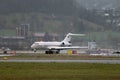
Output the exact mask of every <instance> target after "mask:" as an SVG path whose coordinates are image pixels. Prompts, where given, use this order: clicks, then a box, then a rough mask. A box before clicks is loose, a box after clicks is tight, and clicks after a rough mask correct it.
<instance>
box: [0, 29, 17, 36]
mask: <svg viewBox="0 0 120 80" xmlns="http://www.w3.org/2000/svg"><path fill="white" fill-rule="evenodd" d="M13 35H16V32H15V30H11V29H7V30H5V29H1V30H0V36H13Z"/></svg>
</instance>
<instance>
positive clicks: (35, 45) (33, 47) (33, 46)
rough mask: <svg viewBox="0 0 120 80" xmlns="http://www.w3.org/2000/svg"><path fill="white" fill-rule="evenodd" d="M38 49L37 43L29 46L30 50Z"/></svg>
mask: <svg viewBox="0 0 120 80" xmlns="http://www.w3.org/2000/svg"><path fill="white" fill-rule="evenodd" d="M38 47H39V43H37V42H35V43H33V44H32V45H31V48H32V49H35V48H38Z"/></svg>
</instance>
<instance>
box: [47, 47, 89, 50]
mask: <svg viewBox="0 0 120 80" xmlns="http://www.w3.org/2000/svg"><path fill="white" fill-rule="evenodd" d="M48 49H51V50H65V49H88V46H70V47H58V46H50V47H48Z"/></svg>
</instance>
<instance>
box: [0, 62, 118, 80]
mask: <svg viewBox="0 0 120 80" xmlns="http://www.w3.org/2000/svg"><path fill="white" fill-rule="evenodd" d="M0 80H120V64H95V63H94V64H89V63H4V62H1V63H0Z"/></svg>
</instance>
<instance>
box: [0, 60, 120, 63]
mask: <svg viewBox="0 0 120 80" xmlns="http://www.w3.org/2000/svg"><path fill="white" fill-rule="evenodd" d="M0 62H81V63H106V64H107V63H108V64H120V60H0Z"/></svg>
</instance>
